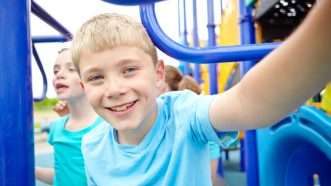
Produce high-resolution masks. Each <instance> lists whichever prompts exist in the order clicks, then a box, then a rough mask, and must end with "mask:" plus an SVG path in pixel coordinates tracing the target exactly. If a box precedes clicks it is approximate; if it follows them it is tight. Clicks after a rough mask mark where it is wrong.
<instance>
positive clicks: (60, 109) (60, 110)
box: [53, 101, 69, 116]
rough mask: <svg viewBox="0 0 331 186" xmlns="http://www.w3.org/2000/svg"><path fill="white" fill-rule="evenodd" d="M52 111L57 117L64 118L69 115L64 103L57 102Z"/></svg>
mask: <svg viewBox="0 0 331 186" xmlns="http://www.w3.org/2000/svg"><path fill="white" fill-rule="evenodd" d="M53 111H55V112H56V113H57V114H58V115H59V116H64V115H67V114H69V108H68V105H67V103H66V102H64V101H59V102H58V103H57V104H56V105H55V106H54V108H53Z"/></svg>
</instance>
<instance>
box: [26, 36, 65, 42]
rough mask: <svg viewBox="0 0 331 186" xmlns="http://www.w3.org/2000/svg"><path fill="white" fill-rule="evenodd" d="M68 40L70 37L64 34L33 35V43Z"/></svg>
mask: <svg viewBox="0 0 331 186" xmlns="http://www.w3.org/2000/svg"><path fill="white" fill-rule="evenodd" d="M66 41H69V39H68V38H66V37H64V36H32V42H33V43H51V42H66Z"/></svg>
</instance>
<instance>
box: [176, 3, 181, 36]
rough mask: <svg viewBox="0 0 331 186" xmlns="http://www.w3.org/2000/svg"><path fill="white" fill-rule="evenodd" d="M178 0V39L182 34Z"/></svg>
mask: <svg viewBox="0 0 331 186" xmlns="http://www.w3.org/2000/svg"><path fill="white" fill-rule="evenodd" d="M180 7H181V6H180V0H177V13H178V36H179V37H180V35H181V33H182V28H181V27H182V19H181V15H180V14H181V10H180Z"/></svg>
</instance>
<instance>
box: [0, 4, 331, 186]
mask: <svg viewBox="0 0 331 186" xmlns="http://www.w3.org/2000/svg"><path fill="white" fill-rule="evenodd" d="M157 1H159V0H135V1H133V0H108V2H112V3H117V4H126V5H134V4H142V3H143V5H141V6H140V10H141V18H142V22H143V24H144V25H145V27H146V29H147V31H148V32H149V34H150V36H151V38H152V40H153V41H154V43H155V44H156V45H157V46H158V47H159V48H160V49H161V50H163V51H164V52H165V53H167V54H169V55H170V56H172V57H175V58H177V59H179V60H183V61H190V62H193V63H196V64H201V63H220V62H228V61H243V63H242V64H244V65H243V68H242V69H243V72H246V71H247V70H248V69H249V68H250V67H251V66H252V65H254V64H255V60H258V59H260V58H262V57H263V56H265V55H266V54H267V53H268V52H270V51H271V50H272V49H274V48H275V47H277V46H278V44H275V43H272V44H252V43H255V29H254V27H253V17H252V14H251V12H252V7H250V6H246V5H245V1H244V0H240V1H239V2H240V15H241V16H240V23H241V29H240V33H241V44H242V45H236V46H224V47H210V48H203V49H201V48H189V47H187V46H182V45H180V44H178V43H176V42H174V41H172V40H171V39H170V38H169V37H168V36H167V35H166V34H165V33H164V32H163V31H162V29H161V28H160V26H159V25H158V22H157V19H156V16H155V11H154V4H146V3H153V2H157ZM261 2H262V1H261ZM265 2H271V1H265ZM272 2H278V1H276V0H275V1H272ZM302 2H308V0H307V1H303V0H302V1H299V2H298V4H301V3H302ZM273 5H274V6H276V5H275V4H273ZM306 5H307V4H306ZM0 7H1V13H2V14H1V16H0V20H1V21H0V22H1V25H2V26H3V27H5V26H7V28H6V29H1V30H0V63H1V65H0V80H1V81H0V83H1V89H0V100H1V101H0V108H1V112H0V162H1V163H0V185H26V186H32V185H34V182H35V179H34V171H33V169H34V153H33V149H34V144H33V118H32V101H33V99H32V86H31V70H30V69H31V66H30V65H31V64H30V62H31V59H30V57H31V54H30V53H31V49H33V50H34V48H31V46H32V42H33V43H36V42H63V41H66V40H69V39H70V38H71V34H70V32H67V31H66V29H65V28H64V27H62V26H61V25H60V24H59V23H58V22H56V21H55V20H54V19H52V18H51V17H50V16H49V15H48V14H47V13H46V12H45V11H43V10H42V9H41V7H39V6H38V5H37V4H36V3H34V2H32V3H30V1H28V0H14V1H13V0H2V1H0ZM30 7H31V10H32V12H33V13H35V14H36V15H38V16H39V17H41V18H42V19H43V20H44V21H46V22H47V23H49V24H51V25H53V26H54V27H55V28H56V29H57V30H58V31H59V32H60V33H61V34H62V35H61V36H36V37H31V36H30V25H29V19H30V12H29V10H30ZM265 10H269V9H268V8H266V9H265ZM272 10H274V9H272ZM305 11H306V9H305ZM258 12H259V11H258ZM261 12H262V13H260V14H258V15H260V18H258V19H260V20H263V17H264V16H263V15H267V14H264V13H263V11H261ZM265 12H268V11H265ZM271 15H273V14H271ZM267 23H268V22H267ZM269 23H270V22H269ZM33 53H36V51H35V50H34V52H33ZM252 60H253V61H252ZM212 83H215V84H217V82H211V84H212ZM45 90H46V89H45V88H44V91H45ZM320 122H321V123H320ZM323 123H324V125H323ZM287 129H288V130H287ZM295 130H300V131H302V133H298V134H295V135H294V132H293V131H295ZM285 131H288V132H285ZM330 132H331V131H330V122H329V120H327V119H326V117H324V116H323V115H322V113H321V112H320V111H319V110H314V109H311V108H305V107H303V108H301V109H300V110H299V111H298V112H297V113H295V114H294V115H292V116H289V117H288V119H286V120H283V121H282V122H281V123H279V124H276V125H275V126H273V127H271V128H270V129H265V130H261V131H258V132H257V134H256V132H255V131H250V132H248V133H247V134H246V139H245V141H246V144H245V146H246V148H247V149H249V152H248V151H246V157H247V159H248V161H247V164H246V170H247V177H248V179H247V181H248V185H251V186H253V185H254V186H255V185H265V183H267V185H272V184H273V182H272V181H274V180H275V179H277V180H281V181H280V182H277V183H280V185H282V183H285V184H287V185H301V184H302V185H307V184H311V185H312V183H313V182H312V180H313V175H314V174H318V176H319V180H320V183H321V185H323V184H326V185H328V184H330V183H331V180H330V179H329V178H327V177H326V176H325V175H326V173H327V172H330V170H329V168H330V167H331V165H330V159H331V155H330V154H331V153H330V143H331V142H330V139H331V138H330ZM256 135H257V138H258V139H257V141H255V140H256ZM292 135H294V137H293V138H290V136H292ZM287 140H289V141H287ZM263 141H265V142H268V141H269V142H268V144H264V143H263ZM284 141H285V142H284ZM280 142H282V145H283V144H287V143H288V145H283V146H281V145H279V144H280ZM256 144H258V146H256ZM273 145H275V146H273ZM285 147H286V149H285V150H287V152H284V149H283V148H285ZM272 148H276V149H278V150H277V151H273V153H271V154H270V151H271V150H270V149H272ZM257 149H259V150H257ZM257 152H258V154H257ZM302 154H306V155H307V156H302ZM276 155H277V156H276ZM277 157H279V158H280V159H277ZM286 160H288V161H286ZM308 160H310V161H313V163H307V161H308ZM302 161H304V162H305V164H307V169H301V168H300V166H301V165H302ZM279 162H280V163H279ZM315 162H316V163H315ZM267 163H269V164H267ZM278 163H279V166H276V165H277V164H278ZM267 165H268V169H267V171H266V169H265V168H266V166H267ZM269 167H271V168H272V167H275V169H274V172H272V173H274V174H275V177H274V178H272V179H270V180H267V179H266V175H264V174H263V173H262V172H267V173H270V172H269V170H270V169H269ZM258 168H259V170H258ZM284 170H287V171H284ZM18 175H19V177H20V178H19V179H17V176H18ZM308 175H309V176H308ZM269 176H270V174H268V177H269ZM298 176H300V178H303V177H307V179H308V178H309V180H310V181H303V180H300V179H294V178H298ZM295 181H298V182H295ZM269 183H270V184H269ZM275 183H276V182H275Z"/></svg>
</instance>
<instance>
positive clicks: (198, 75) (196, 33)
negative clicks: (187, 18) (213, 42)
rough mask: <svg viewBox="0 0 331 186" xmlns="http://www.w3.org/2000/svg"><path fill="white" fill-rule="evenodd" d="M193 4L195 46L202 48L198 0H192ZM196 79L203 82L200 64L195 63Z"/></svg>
mask: <svg viewBox="0 0 331 186" xmlns="http://www.w3.org/2000/svg"><path fill="white" fill-rule="evenodd" d="M192 5H193V7H192V8H193V16H192V18H193V31H192V35H193V46H194V47H195V48H200V45H199V34H198V20H197V0H193V1H192ZM193 75H194V79H195V80H196V81H197V82H198V83H199V84H200V83H201V75H200V65H199V64H194V73H193Z"/></svg>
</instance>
